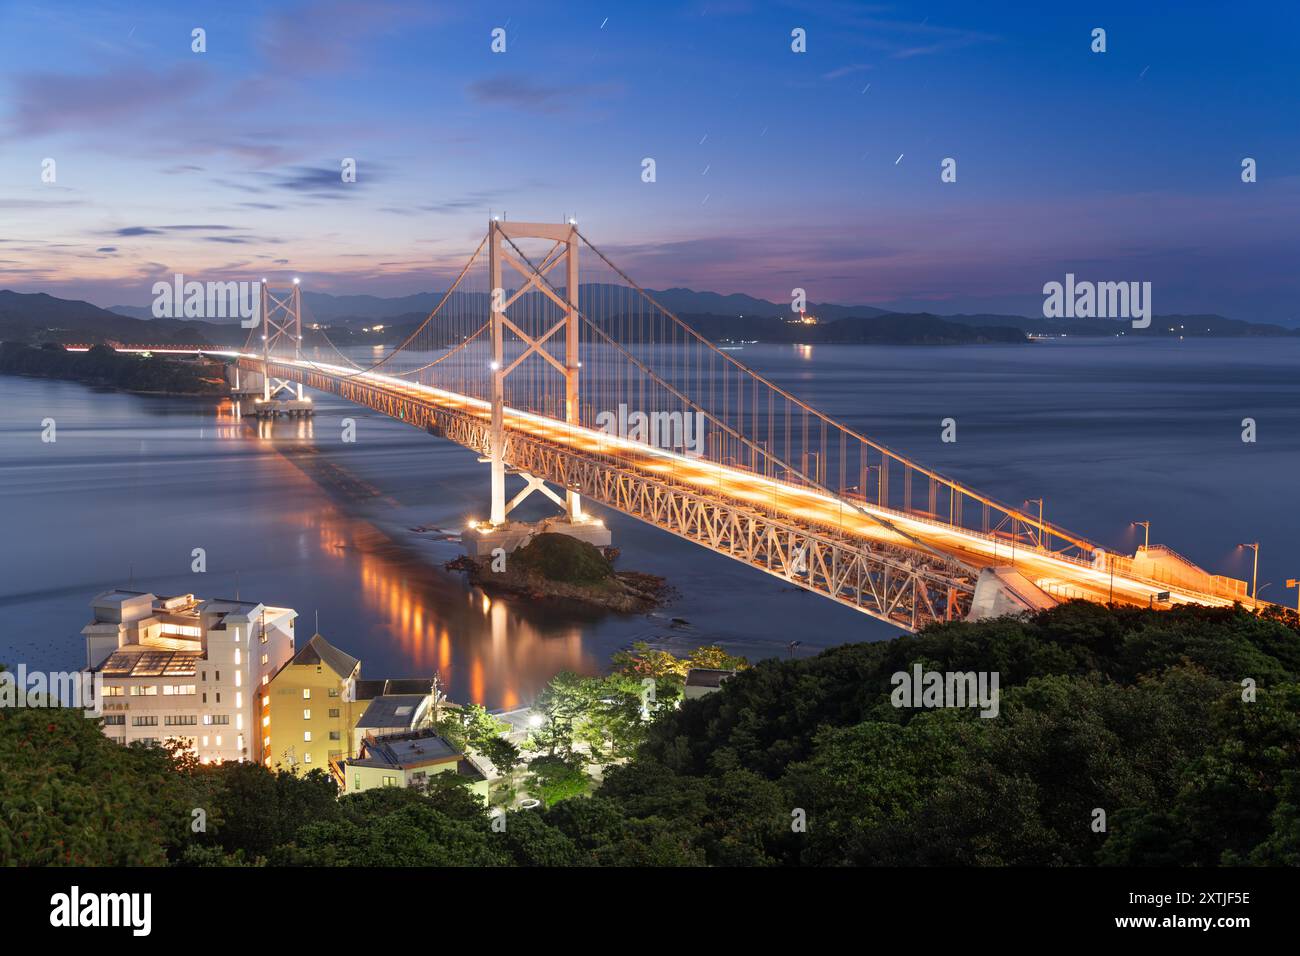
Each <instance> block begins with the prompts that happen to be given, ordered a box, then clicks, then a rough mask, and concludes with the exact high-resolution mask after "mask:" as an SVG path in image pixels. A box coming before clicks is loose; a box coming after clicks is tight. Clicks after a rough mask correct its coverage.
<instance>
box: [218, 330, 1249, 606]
mask: <svg viewBox="0 0 1300 956" xmlns="http://www.w3.org/2000/svg"><path fill="white" fill-rule="evenodd" d="M228 354H229V353H228ZM237 357H239V358H242V359H244V360H246V361H251V362H256V361H258V360H259V356H257V355H255V354H251V353H240V354H238V356H237ZM279 364H280V365H283V366H297V367H298V368H299V369H300V370H301V371H302V372H304V373H306V372H309V371H316V372H318V373H324V374H327V375H333V376H337V377H338V379H339V380H340V381H342V380H350V381H362V382H366V383H369V384H373V385H375V386H378V387H380V388H383V389H385V390H387V391H390V392H394V393H396V394H399V395H401V396H404V397H405V398H407V399H411V400H416V401H423V402H427V403H429V404H430V405H433V406H438V407H442V408H446V409H450V410H454V411H457V412H460V413H465V414H469V415H473V416H474V417H476V418H479V419H480V420H482V421H483V422H485V423H486V422H489V421H490V419H491V414H492V407H491V403H490V402H487V401H484V400H482V399H477V398H473V397H470V396H466V395H460V394H457V393H454V392H449V391H446V390H445V389H440V388H436V387H434V386H430V385H423V384H420V383H414V382H409V381H406V380H404V379H400V378H397V377H395V376H391V375H385V374H381V373H377V372H357V371H356V370H354V369H348V368H344V367H342V366H337V365H330V364H324V363H320V362H313V361H307V360H297V361H293V360H280V362H279ZM504 416H505V422H506V427H507V429H508V430H509V431H512V432H518V433H525V434H528V435H532V436H534V437H537V438H541V439H544V440H546V441H548V442H553V443H557V444H561V445H564V446H566V447H568V448H570V449H573V450H575V451H578V452H581V453H585V454H591V455H598V456H602V457H605V458H615V459H618V460H620V461H621V462H622V463H623V464H624V465H625V466H626V467H627V468H629V469H634V470H639V471H644V472H648V473H650V474H658V475H663V476H665V477H668V478H670V479H671V480H673V481H674V482H679V483H683V484H686V485H688V486H690V487H692V488H694V489H696V490H697V491H699V492H701V493H704V494H711V495H718V496H724V497H727V498H732V499H736V500H740V501H744V502H747V503H749V504H751V505H754V506H756V507H762V508H767V509H771V510H772V511H774V512H777V513H779V514H783V515H785V516H787V517H792V518H795V519H797V520H799V521H801V522H806V523H809V524H811V525H817V526H820V527H823V528H827V529H833V530H835V531H837V532H841V533H845V534H849V535H852V536H854V537H857V538H860V539H863V540H870V541H875V542H881V543H886V544H892V545H895V546H897V547H911V546H913V544H914V542H913V540H911V539H917V540H920V541H921V542H923V543H924V544H926V545H928V546H930V547H932V548H934V549H936V550H937V551H940V552H942V553H943V554H945V555H948V556H950V557H952V558H954V559H956V560H958V561H960V562H961V563H963V564H966V565H969V566H970V567H972V568H974V569H977V570H978V569H982V568H993V567H1002V566H1011V567H1014V568H1015V569H1016V570H1017V571H1019V572H1020V573H1021V574H1023V575H1024V576H1025V577H1027V578H1028V579H1029V580H1030V581H1032V582H1034V583H1035V584H1037V585H1038V586H1039V587H1043V588H1044V590H1047V591H1048V592H1049V593H1051V592H1052V591H1053V590H1054V589H1055V590H1056V593H1058V594H1061V592H1062V589H1073V592H1074V593H1073V594H1071V593H1070V592H1069V591H1068V590H1066V591H1065V593H1064V594H1063V596H1066V597H1070V596H1073V597H1079V598H1084V599H1087V600H1093V601H1097V602H1100V603H1106V602H1109V601H1114V602H1115V603H1118V604H1129V605H1138V606H1146V605H1148V604H1149V603H1150V601H1151V599H1152V597H1153V595H1155V594H1156V593H1159V592H1168V593H1169V598H1168V599H1167V603H1171V604H1203V605H1211V606H1218V607H1231V606H1232V604H1233V603H1234V599H1233V598H1229V597H1223V596H1217V595H1213V594H1209V593H1204V592H1198V591H1195V590H1190V589H1183V588H1178V587H1177V586H1175V585H1171V584H1168V583H1165V582H1160V581H1155V580H1151V579H1147V578H1142V577H1136V576H1131V575H1128V574H1125V573H1122V572H1121V573H1117V574H1114V575H1113V576H1112V574H1111V572H1110V571H1109V570H1108V569H1105V568H1097V567H1092V566H1088V565H1085V564H1082V563H1081V562H1079V561H1078V560H1075V559H1071V558H1068V557H1065V556H1062V555H1058V554H1051V553H1044V552H1043V551H1042V550H1040V549H1036V548H1034V547H1032V546H1028V545H1024V544H1021V545H1015V546H1013V545H1012V544H1011V543H1008V542H1005V541H1000V540H999V539H998V538H997V537H995V536H985V535H981V534H979V533H978V532H974V531H971V530H969V529H965V528H960V527H954V526H949V525H944V524H941V523H939V522H934V521H927V520H925V519H921V518H917V517H914V516H912V515H908V514H906V513H903V512H900V511H896V510H892V509H887V508H880V507H879V506H876V505H871V504H868V503H862V502H854V503H853V504H852V505H851V506H850V505H848V504H846V503H845V502H843V501H840V500H838V499H836V498H834V497H833V496H829V495H825V494H822V493H819V492H817V491H814V490H811V489H808V488H803V487H799V486H796V485H790V484H786V483H784V482H780V481H777V480H775V479H771V478H768V477H766V476H763V475H756V474H753V473H750V472H747V471H744V470H741V469H736V468H730V467H728V466H726V465H722V464H719V463H715V462H706V461H701V460H699V459H697V458H692V457H689V456H687V455H684V454H682V453H680V452H676V451H672V450H670V449H663V448H656V447H652V446H650V445H647V444H645V443H643V442H638V441H634V440H632V439H628V438H621V437H619V436H618V435H613V434H610V433H608V432H604V431H600V430H596V429H592V428H587V427H585V426H581V425H572V424H568V423H565V422H558V421H555V420H554V419H550V418H547V417H545V416H542V415H537V414H535V413H532V412H527V411H523V410H520V409H514V408H510V407H508V406H507V407H506V408H505V409H504ZM873 519H881V521H883V522H886V523H885V524H882V523H881V522H880V521H876V520H873ZM891 526H894V527H897V528H900V529H902V530H903V531H906V532H907V534H906V535H904V534H899V533H898V532H895V531H892V530H891ZM909 536H911V538H909ZM779 576H783V577H786V576H785V575H779ZM1112 578H1113V580H1112ZM795 583H798V582H797V580H796V582H795Z"/></svg>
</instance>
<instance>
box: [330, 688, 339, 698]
mask: <svg viewBox="0 0 1300 956" xmlns="http://www.w3.org/2000/svg"><path fill="white" fill-rule="evenodd" d="M338 695H339V689H338V688H337V687H331V688H330V696H331V697H337V696H338Z"/></svg>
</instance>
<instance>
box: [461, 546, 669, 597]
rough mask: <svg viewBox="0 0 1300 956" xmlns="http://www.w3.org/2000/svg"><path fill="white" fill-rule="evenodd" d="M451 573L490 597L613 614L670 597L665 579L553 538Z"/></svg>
mask: <svg viewBox="0 0 1300 956" xmlns="http://www.w3.org/2000/svg"><path fill="white" fill-rule="evenodd" d="M447 568H448V569H449V570H455V571H465V572H467V573H468V575H469V580H470V582H471V583H473V584H476V585H478V586H479V587H481V588H483V589H484V590H487V591H501V592H506V593H510V594H518V595H523V596H525V597H528V598H530V599H532V600H534V601H554V602H566V603H570V604H581V605H586V606H589V607H597V608H603V609H605V610H610V611H623V612H643V611H648V610H650V609H651V608H655V607H658V606H659V605H660V604H662V603H663V602H664V600H666V599H667V597H668V596H669V594H670V588H669V587H668V583H667V581H665V580H664V579H663V578H660V577H657V576H655V575H652V574H644V573H641V572H638V571H618V570H615V568H614V562H613V560H612V558H611V557H610V555H609V554H608V553H606V550H602V549H601V548H597V547H596V546H595V545H593V544H590V543H588V542H586V541H580V540H578V539H577V538H574V537H571V536H569V535H566V534H556V533H553V532H542V533H540V534H536V535H534V536H533V537H532V538H531V539H529V541H528V542H527V543H526V544H524V545H522V546H520V547H519V548H516V549H515V550H514V551H512V552H511V553H510V554H509V555H507V556H506V557H505V559H504V560H503V561H498V560H493V559H487V560H483V561H476V560H475V559H473V558H471V557H468V556H462V557H459V558H457V559H455V560H454V561H451V562H448V564H447Z"/></svg>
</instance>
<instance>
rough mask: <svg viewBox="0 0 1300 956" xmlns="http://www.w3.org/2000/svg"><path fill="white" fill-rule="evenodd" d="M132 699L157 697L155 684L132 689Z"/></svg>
mask: <svg viewBox="0 0 1300 956" xmlns="http://www.w3.org/2000/svg"><path fill="white" fill-rule="evenodd" d="M131 696H132V697H157V696H158V687H157V685H155V684H149V685H148V686H147V687H132V688H131Z"/></svg>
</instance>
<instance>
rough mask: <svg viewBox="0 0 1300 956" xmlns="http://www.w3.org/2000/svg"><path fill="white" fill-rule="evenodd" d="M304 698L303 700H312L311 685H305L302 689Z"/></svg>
mask: <svg viewBox="0 0 1300 956" xmlns="http://www.w3.org/2000/svg"><path fill="white" fill-rule="evenodd" d="M302 699H303V700H311V688H310V687H304V688H303V689H302Z"/></svg>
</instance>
